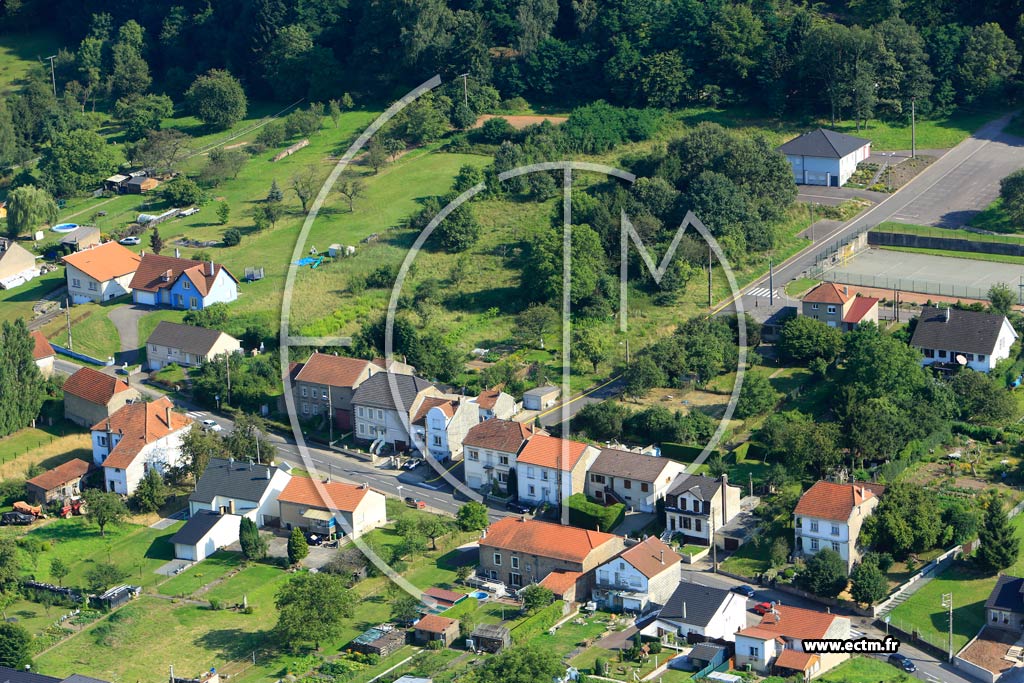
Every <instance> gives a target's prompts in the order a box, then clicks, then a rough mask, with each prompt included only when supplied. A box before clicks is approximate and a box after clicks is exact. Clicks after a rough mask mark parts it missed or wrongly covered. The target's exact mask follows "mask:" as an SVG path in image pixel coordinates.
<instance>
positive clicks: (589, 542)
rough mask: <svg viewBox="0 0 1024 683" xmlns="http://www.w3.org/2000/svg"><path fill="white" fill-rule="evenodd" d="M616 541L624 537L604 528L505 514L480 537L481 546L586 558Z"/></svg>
mask: <svg viewBox="0 0 1024 683" xmlns="http://www.w3.org/2000/svg"><path fill="white" fill-rule="evenodd" d="M616 541H618V542H619V543H621V542H622V539H621V538H620V537H619V536H615V535H614V534H608V533H605V532H603V531H590V530H589V529H579V528H577V527H572V526H562V525H561V524H552V523H551V522H539V521H537V520H535V519H531V520H524V519H522V518H521V517H505V518H504V519H501V520H499V521H497V522H495V523H494V524H492V525H491V526H489V527H488V528H487V535H486V536H485V537H484V538H481V539H480V547H481V548H484V547H487V548H498V549H501V550H512V551H516V552H521V553H529V554H530V555H537V556H540V557H549V558H554V559H559V560H567V561H569V562H583V561H584V560H586V559H587V557H588V556H589V555H590V553H591V551H593V550H594V549H595V548H598V547H600V546H603V545H604V544H605V543H609V542H616Z"/></svg>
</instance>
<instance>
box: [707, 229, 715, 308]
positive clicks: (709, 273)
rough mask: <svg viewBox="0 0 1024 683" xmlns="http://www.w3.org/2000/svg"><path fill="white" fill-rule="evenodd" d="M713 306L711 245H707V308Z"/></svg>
mask: <svg viewBox="0 0 1024 683" xmlns="http://www.w3.org/2000/svg"><path fill="white" fill-rule="evenodd" d="M713 305H714V301H713V300H712V298H711V245H710V244H708V308H711V307H712V306H713Z"/></svg>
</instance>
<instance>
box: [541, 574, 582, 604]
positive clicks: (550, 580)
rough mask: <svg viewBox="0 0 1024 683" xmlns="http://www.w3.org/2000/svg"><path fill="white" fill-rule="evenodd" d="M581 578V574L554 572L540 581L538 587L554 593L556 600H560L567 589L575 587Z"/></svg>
mask: <svg viewBox="0 0 1024 683" xmlns="http://www.w3.org/2000/svg"><path fill="white" fill-rule="evenodd" d="M581 576H583V572H570V571H563V570H556V571H553V572H551V573H550V574H548V575H547V576H545V577H544V578H543V579H541V581H540V585H542V586H544V587H545V588H547V589H548V590H550V591H551V592H552V593H554V594H555V597H556V598H560V597H562V596H563V595H565V593H566V592H567V591H568V590H569V589H571V588H573V587H575V586H576V582H577V581H578V580H579V578H580V577H581Z"/></svg>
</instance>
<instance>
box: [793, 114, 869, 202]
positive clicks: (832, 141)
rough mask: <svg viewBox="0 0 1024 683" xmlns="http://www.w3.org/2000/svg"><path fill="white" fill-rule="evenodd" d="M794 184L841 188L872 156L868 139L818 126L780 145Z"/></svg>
mask: <svg viewBox="0 0 1024 683" xmlns="http://www.w3.org/2000/svg"><path fill="white" fill-rule="evenodd" d="M778 151H780V152H782V153H783V154H785V155H786V159H787V160H788V161H789V165H790V166H791V167H792V168H793V180H794V181H796V184H797V185H824V186H831V187H840V186H842V185H845V184H846V181H847V180H849V179H850V176H852V175H853V173H854V171H856V170H857V164H859V163H860V162H862V161H864V160H865V159H867V158H868V157H869V156H871V141H870V140H867V139H865V138H858V137H854V136H852V135H846V134H844V133H837V132H835V131H834V130H825V129H824V128H818V129H817V130H812V131H811V132H809V133H804V134H803V135H801V136H799V137H796V138H793V139H792V140H790V141H789V142H787V143H786V144H784V145H782V146H780V147H779V148H778Z"/></svg>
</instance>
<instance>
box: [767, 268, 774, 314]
mask: <svg viewBox="0 0 1024 683" xmlns="http://www.w3.org/2000/svg"><path fill="white" fill-rule="evenodd" d="M768 305H769V306H774V305H775V270H774V267H773V266H772V257H771V256H769V257H768Z"/></svg>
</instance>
